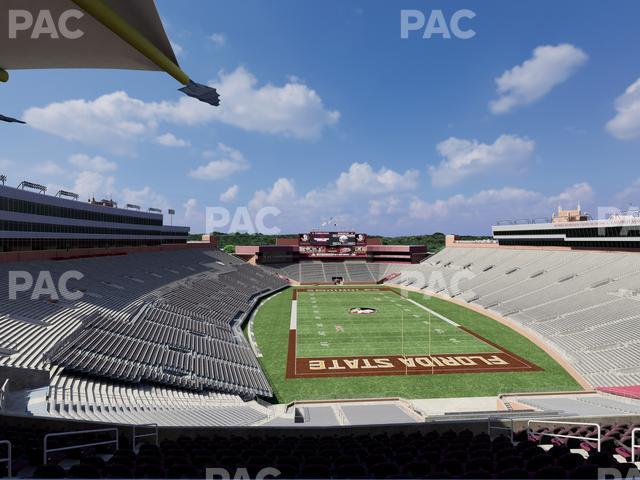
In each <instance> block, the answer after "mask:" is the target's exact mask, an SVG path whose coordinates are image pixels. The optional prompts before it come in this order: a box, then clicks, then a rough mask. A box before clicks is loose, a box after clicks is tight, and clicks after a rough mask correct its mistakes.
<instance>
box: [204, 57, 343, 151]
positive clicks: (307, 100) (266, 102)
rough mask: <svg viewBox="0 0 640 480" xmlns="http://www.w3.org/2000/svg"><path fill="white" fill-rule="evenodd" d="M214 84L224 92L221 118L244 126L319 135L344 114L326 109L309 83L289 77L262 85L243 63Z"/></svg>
mask: <svg viewBox="0 0 640 480" xmlns="http://www.w3.org/2000/svg"><path fill="white" fill-rule="evenodd" d="M213 84H214V86H215V87H216V88H218V90H219V91H220V92H221V95H222V105H221V107H220V110H219V119H220V121H222V122H223V123H227V124H229V125H233V126H236V127H239V128H242V129H244V130H249V131H256V132H262V133H270V134H280V135H285V136H291V137H296V138H302V139H316V138H318V137H320V135H321V133H322V130H323V129H324V128H325V127H328V126H330V125H333V124H335V123H337V121H338V119H339V118H340V113H339V112H338V111H330V110H326V109H325V107H324V104H323V102H322V99H321V98H320V96H319V95H318V93H317V92H316V91H315V90H312V89H310V88H309V87H307V86H306V85H304V84H302V83H297V82H291V81H289V83H286V84H285V85H283V86H281V87H278V86H275V85H272V84H267V85H264V86H261V87H259V86H258V80H257V79H256V77H255V76H253V75H252V74H251V73H250V72H249V71H248V70H246V69H245V68H243V67H238V68H237V69H236V70H235V71H233V72H231V73H229V74H225V73H223V72H221V73H220V74H219V78H218V81H217V82H213Z"/></svg>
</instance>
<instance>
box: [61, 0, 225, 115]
mask: <svg viewBox="0 0 640 480" xmlns="http://www.w3.org/2000/svg"><path fill="white" fill-rule="evenodd" d="M71 1H72V2H73V3H75V4H76V5H78V6H79V7H80V8H82V9H83V10H84V11H86V12H87V13H88V14H89V15H91V16H92V17H93V18H95V19H96V20H98V21H99V22H100V23H102V24H103V25H104V26H105V27H107V28H108V29H109V30H111V31H112V32H113V33H115V34H116V35H118V36H119V37H120V38H122V40H124V41H125V42H127V43H128V44H129V45H131V46H132V47H133V48H135V49H136V50H138V51H139V52H140V53H141V54H142V55H144V56H145V57H147V58H148V59H149V60H151V61H152V62H153V63H155V64H156V65H157V66H158V67H159V68H160V69H162V70H164V71H165V72H167V73H168V74H169V75H171V76H172V77H173V78H175V79H176V80H177V81H179V82H180V83H181V84H183V85H184V87H183V88H181V89H180V91H181V92H183V93H185V94H186V95H188V96H190V97H193V98H197V99H198V100H200V101H201V102H205V103H208V104H210V105H213V106H218V105H220V96H219V95H218V92H217V91H216V89H215V88H212V87H209V86H207V85H201V84H199V83H196V82H194V81H193V80H191V79H190V78H189V76H188V75H187V74H186V73H184V72H183V71H182V69H181V68H180V67H179V66H178V65H176V64H175V63H174V62H173V61H172V60H171V59H170V58H168V57H167V56H166V55H165V54H164V53H162V52H161V51H160V49H158V48H157V47H156V46H155V45H154V44H153V43H151V42H150V41H149V40H148V39H147V38H146V37H145V36H144V35H142V34H141V33H140V32H138V31H137V30H136V29H135V28H133V27H132V26H131V25H129V24H128V23H127V22H126V21H125V20H124V19H123V18H122V17H120V15H118V14H117V13H116V12H115V11H114V10H113V9H112V8H111V7H109V6H108V5H106V4H105V3H104V1H103V0H71Z"/></svg>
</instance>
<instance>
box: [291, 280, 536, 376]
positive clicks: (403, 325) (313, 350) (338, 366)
mask: <svg viewBox="0 0 640 480" xmlns="http://www.w3.org/2000/svg"><path fill="white" fill-rule="evenodd" d="M289 335H290V339H289V361H288V369H287V377H288V378H300V377H318V376H334V377H335V376H356V375H358V376H360V375H368V376H371V375H427V374H446V373H462V372H482V371H517V370H537V369H538V367H536V366H535V365H533V364H531V363H529V362H527V361H525V360H524V359H522V358H520V357H518V356H517V355H515V354H513V353H511V352H508V351H506V350H504V349H502V348H501V347H500V346H499V345H496V344H494V343H492V342H490V341H489V340H487V339H485V338H483V337H481V336H480V335H477V334H475V333H474V332H472V331H470V330H467V329H466V328H464V327H462V326H461V325H458V324H457V323H456V322H455V321H453V320H451V319H449V318H447V317H445V316H444V315H441V314H438V313H436V312H434V311H432V310H431V309H429V308H428V307H427V306H425V305H423V304H420V303H418V302H416V301H414V300H412V299H410V298H408V297H407V296H403V295H401V294H400V293H399V292H398V291H396V290H392V289H389V288H386V287H370V288H348V287H340V288H335V289H332V288H298V289H296V290H294V291H293V296H292V309H291V326H290V334H289Z"/></svg>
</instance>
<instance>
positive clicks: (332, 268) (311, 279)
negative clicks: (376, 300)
mask: <svg viewBox="0 0 640 480" xmlns="http://www.w3.org/2000/svg"><path fill="white" fill-rule="evenodd" d="M263 268H266V269H268V270H270V271H272V272H275V273H278V274H280V275H283V276H285V277H287V278H290V279H292V280H295V281H297V282H300V283H333V282H334V279H335V278H342V280H343V281H344V282H345V283H363V284H372V283H377V282H378V281H379V280H380V279H381V278H383V277H384V275H385V273H386V271H387V268H388V264H383V263H368V262H361V261H348V262H316V261H304V262H300V263H296V264H288V265H285V264H282V265H269V266H263Z"/></svg>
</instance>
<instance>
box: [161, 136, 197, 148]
mask: <svg viewBox="0 0 640 480" xmlns="http://www.w3.org/2000/svg"><path fill="white" fill-rule="evenodd" d="M156 143H157V144H159V145H162V146H163V147H188V146H189V145H191V144H190V143H189V142H188V141H186V140H183V139H181V138H178V137H176V136H175V135H174V134H173V133H165V134H162V135H158V136H157V137H156Z"/></svg>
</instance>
